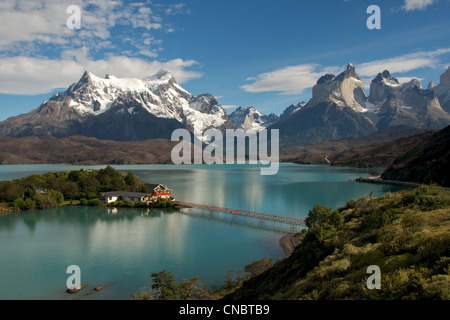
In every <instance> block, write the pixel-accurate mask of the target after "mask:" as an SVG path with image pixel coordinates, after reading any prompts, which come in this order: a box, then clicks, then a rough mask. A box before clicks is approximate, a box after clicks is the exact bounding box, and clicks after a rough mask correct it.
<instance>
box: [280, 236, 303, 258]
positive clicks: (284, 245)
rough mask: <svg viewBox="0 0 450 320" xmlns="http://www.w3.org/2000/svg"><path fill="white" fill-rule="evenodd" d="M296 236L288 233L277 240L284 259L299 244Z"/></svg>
mask: <svg viewBox="0 0 450 320" xmlns="http://www.w3.org/2000/svg"><path fill="white" fill-rule="evenodd" d="M297 234H298V233H288V234H286V235H284V236H282V237H281V238H280V240H279V244H280V247H281V249H282V250H283V252H284V254H285V255H286V258H288V257H289V256H290V255H291V254H292V252H294V249H295V247H297V246H298V245H299V243H300V240H299V238H298V237H297V236H296V235H297Z"/></svg>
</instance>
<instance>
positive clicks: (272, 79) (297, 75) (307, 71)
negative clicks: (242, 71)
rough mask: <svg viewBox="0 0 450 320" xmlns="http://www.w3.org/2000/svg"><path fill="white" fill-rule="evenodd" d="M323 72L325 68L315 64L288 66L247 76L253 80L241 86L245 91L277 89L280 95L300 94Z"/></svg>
mask: <svg viewBox="0 0 450 320" xmlns="http://www.w3.org/2000/svg"><path fill="white" fill-rule="evenodd" d="M324 73H326V72H325V70H324V69H323V68H322V67H320V66H319V65H316V64H303V65H297V66H289V67H285V68H281V69H278V70H275V71H272V72H266V73H262V74H260V75H258V76H257V77H251V78H247V81H254V82H253V83H251V84H246V85H243V86H242V87H241V88H243V89H244V90H245V91H247V92H268V91H278V92H281V94H282V95H294V94H300V93H302V92H303V90H305V89H306V88H310V87H312V86H313V85H314V84H315V83H316V82H317V79H318V78H319V77H321V76H322V75H323V74H324Z"/></svg>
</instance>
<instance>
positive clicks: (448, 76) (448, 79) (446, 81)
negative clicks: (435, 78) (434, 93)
mask: <svg viewBox="0 0 450 320" xmlns="http://www.w3.org/2000/svg"><path fill="white" fill-rule="evenodd" d="M439 84H440V85H450V66H448V68H447V71H445V72H444V73H443V74H442V75H441V80H440V83H439Z"/></svg>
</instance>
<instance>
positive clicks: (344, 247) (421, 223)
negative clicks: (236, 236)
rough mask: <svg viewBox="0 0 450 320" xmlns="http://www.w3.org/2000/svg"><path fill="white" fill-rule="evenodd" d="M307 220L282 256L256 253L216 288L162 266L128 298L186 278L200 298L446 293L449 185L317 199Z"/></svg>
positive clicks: (151, 294) (171, 289) (165, 294)
mask: <svg viewBox="0 0 450 320" xmlns="http://www.w3.org/2000/svg"><path fill="white" fill-rule="evenodd" d="M306 225H307V229H305V230H303V231H302V232H300V233H299V234H297V235H296V236H297V237H298V238H299V239H300V244H299V245H298V246H297V247H296V248H295V250H294V252H293V253H292V254H291V255H290V256H289V257H288V258H285V259H282V260H280V261H278V262H276V263H275V264H273V263H272V262H271V261H269V260H266V259H263V260H258V261H256V262H254V263H252V264H250V265H248V266H246V270H245V272H246V275H245V277H240V274H239V273H238V276H236V277H235V278H233V277H232V276H231V274H227V275H226V280H225V283H224V285H223V286H222V287H220V288H217V289H214V290H212V289H208V290H206V291H205V290H204V287H203V286H200V285H199V280H198V279H197V278H194V279H191V280H189V281H188V282H187V283H186V282H181V283H178V284H177V283H175V282H174V280H173V279H174V277H173V275H171V274H167V273H165V272H162V273H158V274H152V276H153V278H154V280H156V282H155V284H154V287H152V290H150V291H147V292H144V293H141V292H138V293H137V294H136V295H134V296H133V298H135V299H139V298H140V299H171V298H180V297H185V296H184V295H183V292H180V290H181V289H180V288H182V287H183V288H184V286H187V285H188V283H189V284H195V286H194V287H196V288H197V289H198V290H200V288H201V292H202V294H201V295H198V294H197V295H195V294H192V295H191V296H190V298H198V299H239V300H259V299H276V300H291V299H294V300H298V299H301V300H311V299H314V300H315V299H328V300H337V299H358V300H360V299H375V300H376V299H383V300H399V299H421V300H425V299H438V300H448V299H450V192H448V191H445V190H444V189H442V188H441V187H438V186H420V187H418V188H416V189H414V190H411V191H399V192H395V193H390V192H389V193H387V194H385V195H384V196H381V197H373V196H372V195H370V196H368V197H362V198H360V199H358V200H357V201H349V202H348V203H347V205H346V206H345V207H343V208H339V209H336V210H331V209H329V208H325V207H323V206H321V205H320V204H318V205H316V206H315V207H314V208H313V209H312V210H310V212H309V214H308V218H307V219H306ZM272 264H273V265H272ZM371 265H377V266H379V267H380V269H381V289H379V290H377V289H374V290H369V289H368V288H367V285H366V281H367V279H368V277H369V276H370V274H368V273H367V268H368V267H369V266H371ZM247 267H248V268H250V270H249V269H247ZM155 277H156V278H155ZM161 277H162V278H166V279H169V280H170V281H161V279H160V278H161ZM155 290H156V291H155ZM155 292H156V293H155ZM161 292H162V293H161ZM196 292H199V291H196Z"/></svg>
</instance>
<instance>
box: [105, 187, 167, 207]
mask: <svg viewBox="0 0 450 320" xmlns="http://www.w3.org/2000/svg"><path fill="white" fill-rule="evenodd" d="M145 186H146V187H148V188H149V189H150V190H151V193H143V192H129V191H110V192H103V193H101V194H100V200H102V202H103V203H104V204H108V203H111V202H116V201H123V202H128V201H132V202H134V203H138V202H146V203H149V202H153V201H156V200H157V199H158V198H163V199H168V198H170V197H171V195H172V190H171V189H169V188H167V186H166V185H164V184H149V183H146V184H145Z"/></svg>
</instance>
